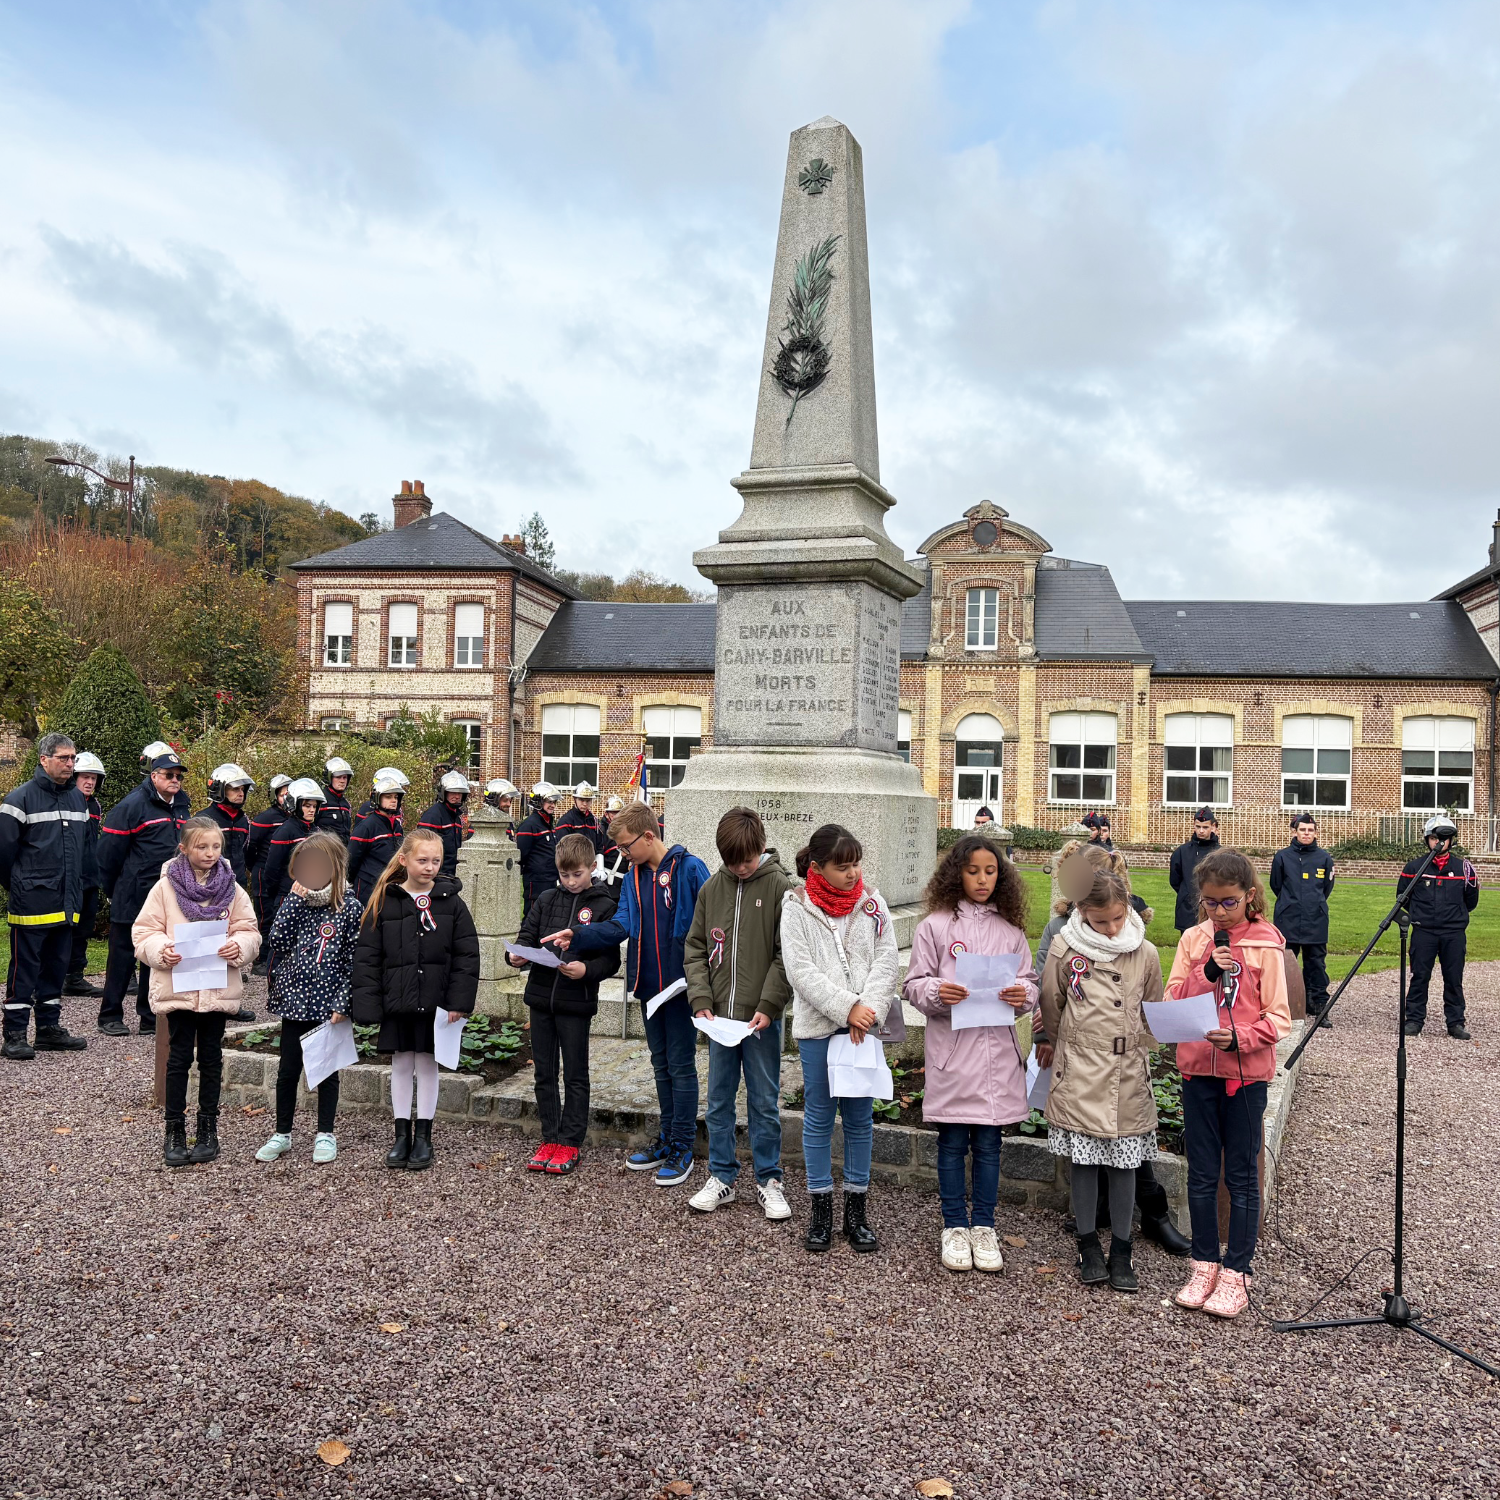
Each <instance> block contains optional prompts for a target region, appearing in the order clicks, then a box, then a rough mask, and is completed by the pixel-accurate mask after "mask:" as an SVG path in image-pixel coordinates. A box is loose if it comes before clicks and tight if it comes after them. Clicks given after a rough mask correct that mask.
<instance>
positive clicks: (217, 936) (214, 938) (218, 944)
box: [172, 922, 229, 959]
mask: <svg viewBox="0 0 1500 1500" xmlns="http://www.w3.org/2000/svg"><path fill="white" fill-rule="evenodd" d="M179 925H180V926H184V927H186V926H188V925H189V924H188V923H186V922H184V923H180V924H179ZM203 925H204V926H205V927H218V926H219V925H220V924H219V923H218V922H205V923H204V924H203ZM228 941H229V934H228V933H227V932H215V933H210V934H209V935H208V936H206V937H190V938H181V939H177V938H174V939H173V940H172V946H173V947H174V948H175V949H176V950H177V952H178V954H179V955H180V956H181V957H182V958H184V959H188V958H217V957H218V956H219V949H220V948H222V947H223V946H224V944H225V943H227V942H228Z"/></svg>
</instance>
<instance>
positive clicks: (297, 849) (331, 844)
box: [286, 828, 349, 911]
mask: <svg viewBox="0 0 1500 1500" xmlns="http://www.w3.org/2000/svg"><path fill="white" fill-rule="evenodd" d="M308 853H316V854H321V855H322V856H323V858H324V859H326V860H327V861H328V867H329V869H331V870H332V871H333V881H332V883H331V884H330V885H329V888H328V906H329V909H330V910H331V911H337V910H338V909H339V908H340V907H341V906H342V905H343V904H344V891H345V889H346V888H347V882H348V879H349V851H348V850H347V849H346V848H344V841H343V839H341V838H339V837H338V835H337V834H333V833H329V832H328V831H327V829H324V828H320V829H318V830H317V831H316V832H315V833H310V834H308V836H307V837H306V838H305V839H303V840H301V841H300V842H299V843H296V844H294V845H293V846H292V855H291V858H290V859H289V860H288V861H287V866H286V868H287V874H288V875H290V876H291V877H292V878H293V879H294V880H295V879H296V877H297V861H298V860H299V859H301V858H302V856H303V855H304V854H308Z"/></svg>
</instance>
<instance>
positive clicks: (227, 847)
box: [198, 802, 250, 885]
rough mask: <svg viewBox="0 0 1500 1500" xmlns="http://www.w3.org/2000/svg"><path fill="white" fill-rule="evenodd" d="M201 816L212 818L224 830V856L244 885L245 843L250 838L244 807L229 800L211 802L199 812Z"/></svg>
mask: <svg viewBox="0 0 1500 1500" xmlns="http://www.w3.org/2000/svg"><path fill="white" fill-rule="evenodd" d="M198 816H199V817H200V818H212V819H213V821H214V822H215V823H217V824H218V825H219V827H220V828H222V829H223V830H224V858H225V859H227V860H228V861H229V868H230V869H231V870H233V871H234V878H235V879H236V880H238V881H239V882H240V883H241V884H242V885H243V884H244V881H245V845H246V844H247V843H248V842H249V838H250V819H249V818H248V817H247V816H246V814H245V809H244V808H243V807H234V806H232V805H231V804H230V803H228V802H210V803H209V804H208V806H207V807H205V808H204V809H203V811H202V812H201V813H199V814H198Z"/></svg>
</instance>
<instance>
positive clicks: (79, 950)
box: [63, 750, 104, 1000]
mask: <svg viewBox="0 0 1500 1500" xmlns="http://www.w3.org/2000/svg"><path fill="white" fill-rule="evenodd" d="M73 785H74V787H76V788H77V790H78V794H79V795H80V796H81V797H82V798H83V805H84V807H86V808H87V809H88V815H89V820H88V822H87V823H85V824H84V825H83V908H82V910H81V911H80V912H79V913H78V920H77V922H75V923H74V924H73V951H72V952H71V953H70V954H69V955H68V977H67V978H66V979H65V980H64V981H63V994H65V995H83V996H86V997H87V998H88V999H90V1000H97V999H98V998H99V996H100V995H102V994H103V993H104V988H103V986H102V985H97V984H94V983H93V982H92V981H91V980H90V979H89V978H88V976H87V975H86V974H85V973H84V970H85V969H86V968H87V967H88V961H89V939H90V938H91V937H93V935H94V919H95V918H96V917H97V916H98V915H99V819H100V817H101V816H102V813H103V809H102V808H101V807H100V805H99V798H98V795H97V794H98V791H99V788H100V787H101V786H103V785H104V762H103V761H102V760H100V759H99V757H98V756H97V755H91V754H90V753H89V752H88V751H87V750H80V751H79V752H78V759H77V760H75V761H74V762H73Z"/></svg>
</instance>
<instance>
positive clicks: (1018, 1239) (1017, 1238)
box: [1005, 1234, 1026, 1250]
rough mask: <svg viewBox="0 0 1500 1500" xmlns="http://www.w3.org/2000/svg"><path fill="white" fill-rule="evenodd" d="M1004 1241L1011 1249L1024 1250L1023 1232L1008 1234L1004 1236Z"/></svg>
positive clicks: (1024, 1237)
mask: <svg viewBox="0 0 1500 1500" xmlns="http://www.w3.org/2000/svg"><path fill="white" fill-rule="evenodd" d="M1005 1243H1006V1244H1007V1245H1009V1246H1010V1248H1011V1249H1012V1250H1024V1249H1025V1248H1026V1236H1025V1235H1024V1234H1008V1235H1006V1236H1005Z"/></svg>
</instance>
